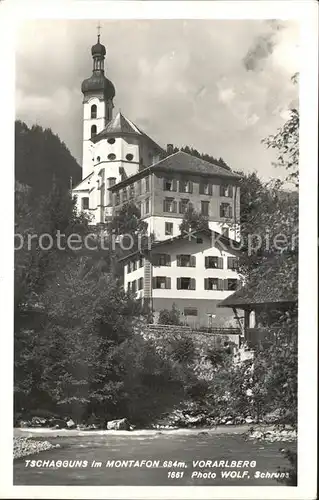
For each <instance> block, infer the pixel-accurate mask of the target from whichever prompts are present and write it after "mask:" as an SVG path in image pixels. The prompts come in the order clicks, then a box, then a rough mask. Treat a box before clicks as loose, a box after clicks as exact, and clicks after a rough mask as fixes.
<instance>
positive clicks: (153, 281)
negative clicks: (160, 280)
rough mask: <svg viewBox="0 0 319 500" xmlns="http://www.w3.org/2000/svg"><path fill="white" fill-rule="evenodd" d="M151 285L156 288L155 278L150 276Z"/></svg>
mask: <svg viewBox="0 0 319 500" xmlns="http://www.w3.org/2000/svg"><path fill="white" fill-rule="evenodd" d="M152 285H153V288H156V278H152Z"/></svg>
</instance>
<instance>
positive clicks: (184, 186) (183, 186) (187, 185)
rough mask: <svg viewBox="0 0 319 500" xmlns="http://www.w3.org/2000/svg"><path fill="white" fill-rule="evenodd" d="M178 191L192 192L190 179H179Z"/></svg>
mask: <svg viewBox="0 0 319 500" xmlns="http://www.w3.org/2000/svg"><path fill="white" fill-rule="evenodd" d="M179 192H180V193H192V192H193V183H192V181H179Z"/></svg>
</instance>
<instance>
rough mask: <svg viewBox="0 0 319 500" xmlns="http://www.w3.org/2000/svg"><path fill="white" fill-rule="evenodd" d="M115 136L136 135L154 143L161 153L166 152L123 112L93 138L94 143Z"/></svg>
mask: <svg viewBox="0 0 319 500" xmlns="http://www.w3.org/2000/svg"><path fill="white" fill-rule="evenodd" d="M114 134H123V135H135V136H141V137H145V138H146V139H147V140H148V141H150V142H152V143H153V145H154V146H155V147H156V148H157V149H158V150H160V151H164V150H163V149H162V148H161V147H160V146H159V145H158V144H157V143H156V142H154V141H153V139H151V138H150V137H149V136H148V135H146V134H145V133H144V132H143V131H142V130H141V129H140V128H139V127H137V126H136V125H135V123H133V122H132V121H131V120H129V119H128V118H126V117H125V116H124V115H123V114H122V113H121V112H119V113H117V115H116V116H115V117H114V118H113V119H112V120H111V121H109V122H108V123H107V125H106V127H105V128H104V129H103V130H102V131H101V132H100V133H99V134H96V135H95V136H94V137H92V138H91V141H92V142H94V143H95V142H99V141H100V140H101V139H103V138H104V137H109V136H110V135H114Z"/></svg>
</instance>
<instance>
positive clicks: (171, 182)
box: [163, 179, 177, 191]
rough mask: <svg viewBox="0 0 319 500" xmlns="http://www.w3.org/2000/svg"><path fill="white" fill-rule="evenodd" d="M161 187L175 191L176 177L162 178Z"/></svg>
mask: <svg viewBox="0 0 319 500" xmlns="http://www.w3.org/2000/svg"><path fill="white" fill-rule="evenodd" d="M163 189H164V191H176V190H177V182H176V179H163Z"/></svg>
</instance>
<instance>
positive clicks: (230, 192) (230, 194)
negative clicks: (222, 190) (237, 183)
mask: <svg viewBox="0 0 319 500" xmlns="http://www.w3.org/2000/svg"><path fill="white" fill-rule="evenodd" d="M228 191H229V196H230V197H231V198H232V197H233V186H228Z"/></svg>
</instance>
